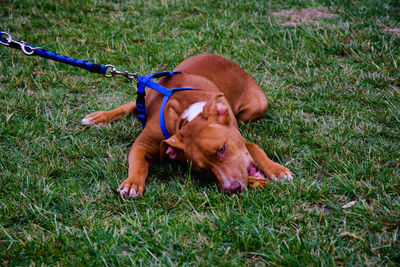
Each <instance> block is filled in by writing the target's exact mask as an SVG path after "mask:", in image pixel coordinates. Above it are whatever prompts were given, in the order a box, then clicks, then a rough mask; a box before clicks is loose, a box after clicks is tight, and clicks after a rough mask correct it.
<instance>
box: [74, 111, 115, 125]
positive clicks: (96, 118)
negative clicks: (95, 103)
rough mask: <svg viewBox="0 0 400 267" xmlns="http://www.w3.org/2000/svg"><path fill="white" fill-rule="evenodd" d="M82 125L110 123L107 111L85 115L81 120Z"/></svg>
mask: <svg viewBox="0 0 400 267" xmlns="http://www.w3.org/2000/svg"><path fill="white" fill-rule="evenodd" d="M81 122H82V124H84V125H99V126H100V125H103V124H105V123H108V122H111V118H110V116H109V114H108V111H98V112H94V113H92V114H89V115H87V116H86V117H85V118H83V119H82V121H81Z"/></svg>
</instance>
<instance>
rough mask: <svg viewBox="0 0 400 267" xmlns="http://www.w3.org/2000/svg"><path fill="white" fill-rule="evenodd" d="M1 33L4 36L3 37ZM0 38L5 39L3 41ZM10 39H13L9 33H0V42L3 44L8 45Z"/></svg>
mask: <svg viewBox="0 0 400 267" xmlns="http://www.w3.org/2000/svg"><path fill="white" fill-rule="evenodd" d="M3 35H4V36H5V38H3ZM2 39H4V40H5V41H4V42H3V41H2ZM12 40H13V39H12V37H11V35H10V34H9V33H6V32H1V33H0V44H2V45H5V46H10V44H11V42H12Z"/></svg>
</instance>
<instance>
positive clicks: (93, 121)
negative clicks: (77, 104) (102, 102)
mask: <svg viewBox="0 0 400 267" xmlns="http://www.w3.org/2000/svg"><path fill="white" fill-rule="evenodd" d="M135 111H136V102H135V101H134V102H129V103H127V104H125V105H122V106H120V107H117V108H115V109H113V110H110V111H98V112H94V113H92V114H89V115H87V116H86V117H85V118H83V119H82V124H84V125H103V124H105V123H110V122H113V121H115V120H116V119H119V118H121V117H123V116H127V115H129V114H131V113H133V112H135Z"/></svg>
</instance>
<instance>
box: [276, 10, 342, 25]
mask: <svg viewBox="0 0 400 267" xmlns="http://www.w3.org/2000/svg"><path fill="white" fill-rule="evenodd" d="M271 14H272V15H273V16H276V17H280V19H277V20H276V23H278V24H279V25H283V26H296V25H298V24H305V23H315V22H317V21H318V20H319V19H320V18H333V17H335V14H333V13H330V12H327V11H324V10H321V9H314V8H308V9H301V10H281V11H277V12H272V13H271Z"/></svg>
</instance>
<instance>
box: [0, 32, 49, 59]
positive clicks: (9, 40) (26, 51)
mask: <svg viewBox="0 0 400 267" xmlns="http://www.w3.org/2000/svg"><path fill="white" fill-rule="evenodd" d="M3 35H5V36H6V37H5V38H4V39H5V40H6V41H5V42H3V41H2V36H3ZM0 44H2V45H5V46H10V45H11V44H13V45H14V48H15V45H18V46H19V48H20V49H21V50H22V52H23V53H24V54H25V55H28V56H32V55H33V54H34V53H35V50H37V49H42V48H40V47H32V46H30V45H27V44H26V43H25V42H24V41H21V42H18V41H15V40H13V38H12V36H11V35H10V34H9V33H7V32H0ZM27 48H28V49H27Z"/></svg>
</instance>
